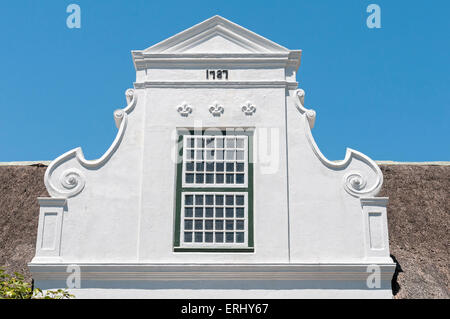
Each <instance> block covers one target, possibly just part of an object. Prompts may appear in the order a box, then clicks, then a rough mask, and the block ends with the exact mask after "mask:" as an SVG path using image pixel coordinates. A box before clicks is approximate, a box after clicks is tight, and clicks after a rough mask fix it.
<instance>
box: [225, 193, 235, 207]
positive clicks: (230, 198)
mask: <svg viewBox="0 0 450 319" xmlns="http://www.w3.org/2000/svg"><path fill="white" fill-rule="evenodd" d="M226 204H227V205H233V204H234V195H227V196H226Z"/></svg>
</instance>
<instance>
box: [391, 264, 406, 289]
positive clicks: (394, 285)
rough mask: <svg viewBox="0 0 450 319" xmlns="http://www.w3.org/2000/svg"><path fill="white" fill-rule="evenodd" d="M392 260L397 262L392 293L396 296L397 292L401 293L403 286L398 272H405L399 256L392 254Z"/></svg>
mask: <svg viewBox="0 0 450 319" xmlns="http://www.w3.org/2000/svg"><path fill="white" fill-rule="evenodd" d="M391 258H392V260H393V261H394V262H395V272H394V275H393V276H392V281H391V283H392V294H393V295H394V296H395V295H396V294H398V293H399V291H400V289H401V287H400V284H399V283H398V281H397V278H398V274H399V273H401V272H403V269H402V266H401V265H400V264H399V262H398V260H397V258H395V257H394V255H391Z"/></svg>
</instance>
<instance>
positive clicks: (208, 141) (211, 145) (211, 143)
mask: <svg viewBox="0 0 450 319" xmlns="http://www.w3.org/2000/svg"><path fill="white" fill-rule="evenodd" d="M206 148H214V138H207V139H206Z"/></svg>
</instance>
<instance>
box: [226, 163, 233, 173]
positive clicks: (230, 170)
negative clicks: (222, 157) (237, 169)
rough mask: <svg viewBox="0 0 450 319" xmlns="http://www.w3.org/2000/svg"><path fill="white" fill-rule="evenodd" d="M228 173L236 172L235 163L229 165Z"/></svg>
mask: <svg viewBox="0 0 450 319" xmlns="http://www.w3.org/2000/svg"><path fill="white" fill-rule="evenodd" d="M227 172H234V163H227Z"/></svg>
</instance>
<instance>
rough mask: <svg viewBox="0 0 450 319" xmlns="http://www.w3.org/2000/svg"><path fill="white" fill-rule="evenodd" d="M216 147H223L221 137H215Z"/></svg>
mask: <svg viewBox="0 0 450 319" xmlns="http://www.w3.org/2000/svg"><path fill="white" fill-rule="evenodd" d="M216 147H217V148H223V137H218V138H216Z"/></svg>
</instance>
